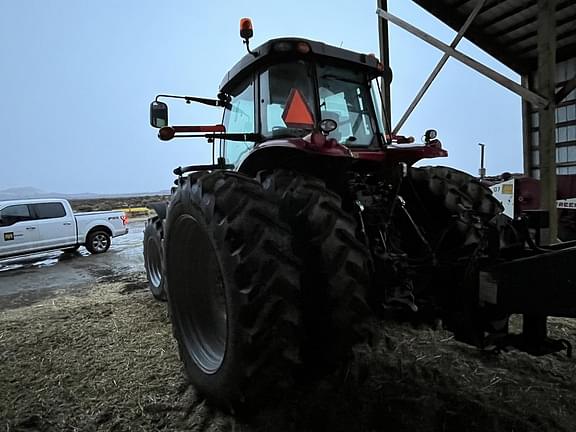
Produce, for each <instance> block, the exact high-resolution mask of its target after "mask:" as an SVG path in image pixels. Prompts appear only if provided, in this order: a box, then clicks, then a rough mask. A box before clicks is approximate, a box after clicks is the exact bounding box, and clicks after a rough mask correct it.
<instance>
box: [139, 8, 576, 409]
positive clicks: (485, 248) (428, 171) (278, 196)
mask: <svg viewBox="0 0 576 432" xmlns="http://www.w3.org/2000/svg"><path fill="white" fill-rule="evenodd" d="M240 27H241V31H240V35H241V37H242V38H243V39H244V44H245V45H246V49H247V51H248V52H247V54H245V56H244V57H243V58H242V59H241V60H240V61H239V62H238V63H237V64H236V65H235V66H234V67H233V68H232V69H231V70H230V71H229V72H228V73H227V74H226V75H225V76H224V79H223V81H222V83H221V85H220V89H219V92H218V94H217V97H216V98H213V99H210V98H203V97H193V96H174V95H158V96H157V97H156V99H155V100H154V101H153V102H152V103H151V105H150V123H151V126H153V127H154V128H158V136H159V138H160V139H161V140H164V141H168V140H171V139H175V138H181V137H186V138H196V137H200V138H205V139H207V141H208V143H209V144H210V145H212V149H213V160H212V164H208V165H190V166H181V167H178V168H176V169H175V170H174V174H175V175H176V180H175V182H174V183H175V184H174V186H173V187H172V193H171V198H170V200H169V202H168V203H156V204H155V205H154V206H153V207H154V209H155V210H156V216H154V217H152V218H150V219H149V220H148V222H147V224H146V228H145V232H144V258H145V266H146V272H147V276H148V281H149V286H150V289H151V291H152V294H153V295H154V296H155V297H156V298H158V299H162V300H167V304H168V312H169V315H170V319H171V323H172V329H173V334H174V337H175V339H176V341H177V345H178V349H179V354H180V358H181V360H182V362H183V365H184V369H185V371H186V374H187V376H188V378H189V380H190V382H191V383H192V384H193V386H194V387H195V389H196V390H197V391H198V392H199V394H201V395H203V396H204V397H205V398H206V399H207V400H208V401H209V402H211V403H212V404H214V405H216V406H219V407H221V408H223V409H227V410H232V411H234V412H238V411H239V410H244V409H245V410H250V409H251V408H254V407H255V406H258V405H259V404H261V403H262V401H264V400H268V399H270V398H273V397H274V395H278V394H281V393H280V392H281V390H282V389H286V388H288V387H289V386H291V385H292V384H293V383H294V380H295V379H298V378H299V377H301V376H306V377H310V376H314V374H326V373H328V372H329V371H335V370H342V368H343V367H345V366H346V365H347V364H349V362H350V360H351V359H352V358H353V355H354V351H355V347H357V346H359V345H360V344H370V343H371V341H372V338H373V336H374V335H373V328H374V325H373V323H374V320H376V319H382V318H384V319H400V320H408V321H411V322H434V323H438V322H441V323H442V325H443V326H444V328H446V329H448V330H450V331H452V332H453V333H454V335H455V337H456V338H457V339H458V340H460V341H463V342H466V343H468V344H471V345H474V346H477V347H480V348H482V349H492V350H501V349H504V348H509V347H515V348H517V349H520V350H523V351H526V352H529V353H531V354H534V355H542V354H547V353H552V352H557V351H562V350H566V351H568V352H570V351H571V345H570V344H569V342H568V341H565V340H554V339H552V338H549V337H548V335H547V328H546V326H547V321H546V319H547V316H550V315H555V316H565V317H574V316H576V282H575V281H576V277H575V276H576V273H575V272H574V266H573V263H574V262H576V247H575V246H574V244H568V243H567V244H561V245H551V246H543V245H539V244H536V243H535V242H534V241H533V239H532V238H531V237H530V235H529V226H528V223H527V222H526V219H525V218H522V217H518V218H515V219H511V218H509V217H507V216H505V215H504V214H503V207H502V205H501V204H500V203H499V202H498V201H497V200H496V199H495V198H494V197H493V196H492V193H491V191H490V189H489V188H488V187H487V186H485V185H483V184H482V183H481V182H480V181H478V180H477V179H476V178H474V177H473V176H471V175H469V174H466V173H464V172H461V171H459V170H456V169H453V168H449V167H444V166H419V167H416V166H415V163H416V162H418V161H421V160H423V159H432V158H439V157H445V156H447V151H446V150H445V149H443V148H442V144H441V142H440V141H439V139H438V138H437V133H436V131H434V130H428V131H426V132H425V133H424V135H423V138H422V143H416V142H415V140H414V138H412V137H405V136H395V135H392V134H391V133H390V132H389V131H390V128H389V125H384V124H383V121H382V116H381V113H382V109H381V107H380V101H381V95H380V83H381V82H382V81H385V82H389V81H390V80H391V79H392V74H391V71H390V70H389V69H388V68H386V67H384V66H383V64H382V63H381V62H379V61H378V59H377V58H376V57H375V56H373V55H367V54H361V53H356V52H352V51H349V50H346V49H342V48H339V47H334V46H330V45H327V44H325V43H321V42H316V41H311V40H306V39H300V38H278V39H273V40H270V41H268V42H266V43H264V44H262V45H260V46H259V47H258V48H255V49H251V48H250V45H249V42H250V38H251V37H252V34H253V30H252V25H251V22H250V21H249V19H243V20H242V21H241V26H240ZM166 99H176V100H180V101H183V102H186V103H192V102H193V103H200V104H204V105H208V106H212V107H216V108H220V109H221V110H222V111H223V114H222V115H223V117H222V122H221V123H220V124H215V125H208V126H184V125H170V123H169V119H168V106H167V104H166V103H165V102H163V100H166ZM511 314H522V315H523V318H524V320H523V323H524V324H523V326H524V327H523V332H522V333H521V334H511V333H510V332H509V318H510V315H511ZM303 370H304V371H305V372H302V371H303Z"/></svg>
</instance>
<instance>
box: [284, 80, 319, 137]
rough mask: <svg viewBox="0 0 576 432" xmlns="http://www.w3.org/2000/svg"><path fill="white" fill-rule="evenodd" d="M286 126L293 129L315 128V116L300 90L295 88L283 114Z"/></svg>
mask: <svg viewBox="0 0 576 432" xmlns="http://www.w3.org/2000/svg"><path fill="white" fill-rule="evenodd" d="M282 120H284V123H286V126H288V127H293V128H313V127H314V116H313V115H312V111H310V108H309V107H308V104H307V103H306V100H304V97H303V96H302V93H300V90H298V89H295V88H293V89H292V90H291V91H290V95H289V96H288V102H287V103H286V106H285V107H284V112H283V113H282Z"/></svg>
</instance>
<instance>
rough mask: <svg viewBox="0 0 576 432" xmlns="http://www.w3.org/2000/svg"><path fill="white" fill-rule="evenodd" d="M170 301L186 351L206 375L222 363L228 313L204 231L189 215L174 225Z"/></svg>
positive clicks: (215, 258) (215, 259)
mask: <svg viewBox="0 0 576 432" xmlns="http://www.w3.org/2000/svg"><path fill="white" fill-rule="evenodd" d="M170 237H171V238H172V239H173V243H174V246H173V249H172V251H171V255H172V256H171V257H170V258H169V259H170V260H171V261H172V262H171V263H170V261H169V265H170V270H169V279H168V284H169V286H170V291H169V297H170V298H169V301H170V303H171V308H172V311H173V313H174V317H175V323H176V324H177V326H178V327H179V330H180V333H181V337H182V341H183V343H184V345H185V348H186V351H187V352H188V354H189V356H190V357H191V358H192V360H193V361H194V363H195V364H196V365H197V366H198V367H199V368H200V369H201V370H202V371H203V372H204V373H206V374H214V373H216V372H217V371H218V369H219V368H220V366H221V365H222V363H223V361H224V356H225V354H226V345H227V340H228V314H227V310H226V295H225V291H224V280H223V277H222V269H221V267H220V262H219V259H218V256H217V255H216V251H215V249H214V246H213V244H212V240H211V239H210V237H209V236H208V234H207V231H206V229H205V228H203V227H202V226H200V224H199V223H198V222H197V221H196V219H194V218H193V217H192V216H190V215H183V216H180V218H179V219H178V220H177V222H176V223H175V224H174V232H173V233H172V234H171V236H170Z"/></svg>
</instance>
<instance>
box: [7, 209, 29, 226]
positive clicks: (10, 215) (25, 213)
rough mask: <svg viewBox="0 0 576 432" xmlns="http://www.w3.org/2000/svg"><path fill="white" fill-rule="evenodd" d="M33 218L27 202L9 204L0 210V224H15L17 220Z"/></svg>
mask: <svg viewBox="0 0 576 432" xmlns="http://www.w3.org/2000/svg"><path fill="white" fill-rule="evenodd" d="M32 219H33V217H32V215H31V214H30V209H29V208H28V206H27V205H26V204H20V205H13V206H8V207H6V208H3V209H2V210H0V226H9V225H14V224H15V223H17V222H22V221H27V220H32Z"/></svg>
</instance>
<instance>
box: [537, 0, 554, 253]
mask: <svg viewBox="0 0 576 432" xmlns="http://www.w3.org/2000/svg"><path fill="white" fill-rule="evenodd" d="M537 38H538V72H537V89H538V93H539V94H541V95H543V96H544V97H545V98H546V99H548V101H549V103H548V104H547V105H545V106H540V107H539V111H538V112H539V117H540V122H539V123H540V125H539V131H540V133H539V152H540V204H541V206H542V208H543V209H545V210H547V211H548V217H549V218H550V219H549V220H550V223H549V229H548V231H547V232H544V233H543V234H544V238H543V242H544V243H545V244H552V243H555V242H556V239H557V238H558V211H557V209H556V119H555V116H554V114H555V110H556V104H555V102H554V99H555V93H554V91H555V84H556V83H555V81H556V80H555V76H556V0H538V36H537Z"/></svg>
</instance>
